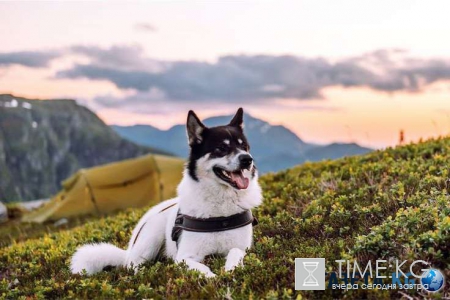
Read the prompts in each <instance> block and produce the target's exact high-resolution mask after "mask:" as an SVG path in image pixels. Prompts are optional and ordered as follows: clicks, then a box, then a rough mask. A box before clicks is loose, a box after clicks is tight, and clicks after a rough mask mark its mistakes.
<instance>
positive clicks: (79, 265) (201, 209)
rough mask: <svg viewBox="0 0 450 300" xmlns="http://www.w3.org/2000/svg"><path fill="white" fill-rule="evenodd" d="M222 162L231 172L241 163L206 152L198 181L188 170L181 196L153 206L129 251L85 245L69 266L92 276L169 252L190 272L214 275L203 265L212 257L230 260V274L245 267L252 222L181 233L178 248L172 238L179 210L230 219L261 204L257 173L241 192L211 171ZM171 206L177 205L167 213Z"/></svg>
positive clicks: (179, 187)
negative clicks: (214, 156)
mask: <svg viewBox="0 0 450 300" xmlns="http://www.w3.org/2000/svg"><path fill="white" fill-rule="evenodd" d="M239 154H240V153H239ZM217 164H220V165H223V166H224V167H227V168H231V169H232V168H234V165H235V164H236V156H231V157H222V158H216V159H209V155H208V154H207V155H205V156H204V157H202V158H200V159H199V160H197V177H198V179H199V180H198V181H196V180H194V179H192V178H191V177H190V176H189V174H188V172H187V170H185V171H184V174H183V175H184V176H183V179H182V181H181V183H180V184H179V186H178V197H176V198H174V199H170V200H167V201H164V202H162V203H160V204H158V205H156V206H154V207H153V208H151V209H150V210H149V211H148V212H147V213H146V214H145V215H144V216H143V217H142V218H141V220H140V221H139V223H138V224H137V226H136V227H135V229H134V230H133V234H132V237H131V239H130V242H129V245H128V249H127V250H122V249H119V248H117V247H115V246H113V245H111V244H106V243H101V244H90V245H85V246H82V247H80V248H79V249H78V250H77V251H76V253H75V254H74V256H73V258H72V261H71V266H70V268H71V270H72V272H73V273H80V272H82V271H83V270H86V272H87V274H94V273H96V272H99V271H102V270H103V268H104V267H106V266H126V267H132V268H135V269H136V268H137V267H138V266H139V265H140V264H142V263H143V262H145V261H147V260H154V259H155V258H156V256H157V255H158V253H160V251H161V249H164V254H165V255H166V256H167V257H170V258H172V259H174V260H175V261H176V262H178V263H179V262H183V261H184V262H185V263H186V264H187V266H188V268H189V269H193V270H198V271H200V272H202V273H203V274H205V275H206V276H207V277H213V276H215V274H213V273H212V272H211V270H210V269H209V267H207V266H206V265H204V264H203V263H202V261H203V259H204V258H205V256H207V255H210V254H220V255H224V256H226V263H225V270H226V271H231V270H233V269H234V268H235V267H236V266H239V265H242V263H243V259H244V256H245V251H246V249H248V248H250V247H251V244H252V236H253V228H252V225H251V224H249V225H246V226H244V227H240V228H237V229H232V230H227V231H221V232H208V233H199V232H190V231H182V234H181V236H180V238H179V243H178V247H177V244H176V243H175V242H174V241H172V238H171V234H172V228H173V225H174V222H175V218H176V215H177V212H178V210H179V209H180V212H181V213H182V214H186V215H189V216H193V217H198V218H208V217H219V216H230V215H233V214H237V213H240V212H243V211H245V210H247V209H251V208H254V207H256V206H258V205H259V204H260V203H261V201H262V195H261V188H260V186H259V184H258V176H257V174H256V173H255V176H254V177H253V178H252V179H250V184H249V186H248V188H247V189H244V190H237V189H235V188H233V187H231V186H229V185H228V184H226V183H225V182H223V181H221V180H220V179H219V178H217V176H216V175H215V174H214V173H213V171H212V167H213V166H214V165H217ZM244 175H245V177H247V178H251V174H250V171H247V170H245V171H244ZM172 204H175V205H174V206H172V207H171V208H169V209H167V210H164V209H165V208H167V207H169V206H170V205H172ZM162 210H164V211H162ZM136 237H137V239H136ZM135 240H136V242H135ZM163 245H164V246H165V247H163Z"/></svg>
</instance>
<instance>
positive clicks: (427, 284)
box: [420, 269, 444, 292]
mask: <svg viewBox="0 0 450 300" xmlns="http://www.w3.org/2000/svg"><path fill="white" fill-rule="evenodd" d="M420 283H422V286H423V288H424V289H425V290H427V291H429V292H437V291H439V290H440V289H441V288H442V287H443V286H444V276H443V275H442V273H441V271H439V270H436V269H429V270H427V271H425V272H424V273H423V274H422V277H421V278H420Z"/></svg>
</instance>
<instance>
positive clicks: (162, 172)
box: [22, 155, 184, 222]
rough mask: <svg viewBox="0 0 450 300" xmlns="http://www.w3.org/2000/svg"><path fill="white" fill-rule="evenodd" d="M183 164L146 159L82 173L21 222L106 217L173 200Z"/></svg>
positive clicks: (174, 160) (160, 157) (164, 158)
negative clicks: (87, 216) (85, 216)
mask: <svg viewBox="0 0 450 300" xmlns="http://www.w3.org/2000/svg"><path fill="white" fill-rule="evenodd" d="M183 165H184V161H183V160H182V159H180V158H175V157H169V156H163V155H146V156H142V157H139V158H135V159H128V160H124V161H120V162H116V163H111V164H107V165H103V166H99V167H94V168H90V169H81V170H80V171H78V172H77V173H75V174H74V175H72V176H71V177H70V178H68V179H66V180H65V181H64V182H63V183H62V186H63V189H62V190H61V191H60V192H59V193H58V194H56V196H54V197H53V198H52V199H51V200H50V201H49V202H48V203H47V204H45V205H44V206H43V207H41V208H39V209H37V210H36V211H32V212H30V213H28V214H25V215H24V216H23V217H22V221H25V222H44V221H47V220H57V219H60V218H65V217H73V216H79V215H85V214H95V213H97V214H106V213H109V212H112V211H115V210H118V209H124V208H128V207H144V206H147V205H154V204H156V203H158V202H160V201H162V200H165V199H169V198H171V197H174V196H175V194H176V187H177V185H178V183H179V182H180V180H181V177H182V171H183Z"/></svg>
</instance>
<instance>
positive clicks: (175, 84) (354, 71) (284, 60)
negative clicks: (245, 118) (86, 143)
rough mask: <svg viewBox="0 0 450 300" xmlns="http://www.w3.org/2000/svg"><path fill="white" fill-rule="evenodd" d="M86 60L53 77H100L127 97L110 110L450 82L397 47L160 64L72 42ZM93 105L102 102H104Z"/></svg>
mask: <svg viewBox="0 0 450 300" xmlns="http://www.w3.org/2000/svg"><path fill="white" fill-rule="evenodd" d="M71 51H72V52H75V53H78V54H81V55H85V56H87V57H88V58H89V59H90V61H91V62H90V63H89V64H76V65H74V66H73V67H72V68H70V69H67V70H62V71H59V72H58V73H57V74H56V77H57V78H71V79H76V78H88V79H92V80H107V81H110V82H112V83H113V84H115V85H116V86H117V87H118V88H120V89H131V90H135V91H136V95H138V96H137V97H135V98H127V99H126V101H123V102H121V101H117V100H116V101H112V104H111V105H114V106H116V107H119V106H122V105H130V104H132V103H136V102H138V101H137V100H136V99H138V98H139V104H140V105H141V104H142V103H143V102H146V101H147V102H148V103H154V102H155V101H156V98H157V97H156V98H155V97H147V96H146V95H147V93H148V92H149V91H155V90H157V91H158V95H160V97H161V99H164V101H166V102H169V101H172V102H178V103H180V102H183V101H184V102H186V101H189V102H194V101H195V102H203V103H206V102H213V103H214V102H215V103H220V102H236V101H245V102H246V103H249V102H252V103H261V102H267V101H272V100H273V99H297V100H305V99H320V98H322V97H323V95H322V90H323V89H324V88H326V87H330V86H341V87H369V88H371V89H373V90H376V91H382V92H399V91H407V92H420V91H421V90H422V89H423V87H425V86H427V85H429V84H431V83H433V82H436V81H438V80H448V79H450V61H449V60H446V59H418V58H412V57H409V56H408V55H407V54H408V53H407V52H405V51H404V50H399V49H394V50H378V51H375V52H372V53H367V54H364V55H361V56H356V57H350V58H346V59H341V60H337V61H333V62H332V61H330V60H327V59H325V58H306V57H301V56H293V55H283V56H273V55H229V56H223V57H220V58H219V59H218V60H217V61H216V62H202V61H170V62H167V61H160V60H154V59H150V58H148V57H145V56H144V55H143V51H142V49H141V48H140V47H138V46H131V47H130V46H116V47H111V48H109V49H105V48H99V47H88V46H76V47H72V48H71ZM99 103H102V104H103V105H107V100H106V99H102V100H101V101H100V102H99Z"/></svg>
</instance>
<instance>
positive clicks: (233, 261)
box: [225, 248, 245, 272]
mask: <svg viewBox="0 0 450 300" xmlns="http://www.w3.org/2000/svg"><path fill="white" fill-rule="evenodd" d="M244 255H245V252H244V251H242V250H240V249H238V248H233V249H231V250H230V252H229V253H228V256H227V261H226V262H225V271H227V272H229V271H233V270H234V269H235V268H236V267H237V266H243V265H244Z"/></svg>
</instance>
